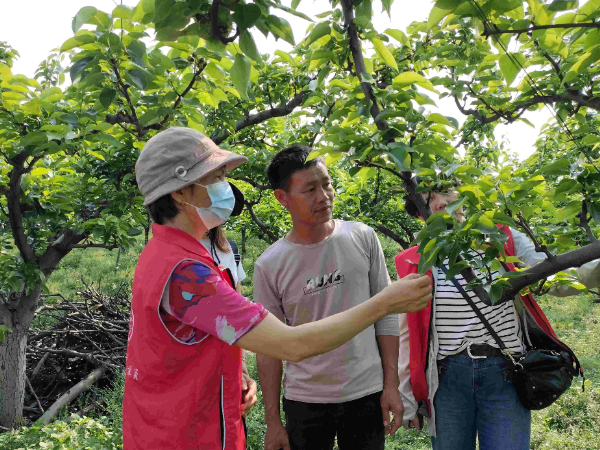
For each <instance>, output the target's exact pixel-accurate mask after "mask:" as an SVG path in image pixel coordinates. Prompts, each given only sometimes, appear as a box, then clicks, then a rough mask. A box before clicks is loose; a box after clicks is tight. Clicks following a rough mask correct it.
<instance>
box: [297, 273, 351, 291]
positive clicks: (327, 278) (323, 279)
mask: <svg viewBox="0 0 600 450" xmlns="http://www.w3.org/2000/svg"><path fill="white" fill-rule="evenodd" d="M343 282H344V275H342V271H341V270H339V269H337V270H335V271H334V272H331V273H328V274H325V275H319V276H318V277H314V278H310V279H308V280H307V281H306V287H305V288H304V294H305V295H307V294H313V293H315V292H319V291H320V290H322V289H326V288H328V287H330V286H333V285H336V284H340V283H343Z"/></svg>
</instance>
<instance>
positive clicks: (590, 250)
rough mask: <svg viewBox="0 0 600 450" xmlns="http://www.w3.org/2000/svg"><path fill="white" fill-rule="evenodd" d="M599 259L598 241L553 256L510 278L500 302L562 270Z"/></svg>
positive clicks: (599, 242) (599, 246) (599, 245)
mask: <svg viewBox="0 0 600 450" xmlns="http://www.w3.org/2000/svg"><path fill="white" fill-rule="evenodd" d="M598 258H600V241H597V240H596V241H594V242H592V243H591V244H588V245H586V246H585V247H581V248H578V249H576V250H572V251H570V252H567V253H563V254H562V255H555V256H554V258H553V259H552V260H549V259H546V260H545V261H542V262H540V263H538V264H536V265H535V266H533V267H530V268H529V269H527V270H524V271H523V272H520V273H521V274H522V275H521V276H520V277H516V278H510V279H509V280H508V282H509V283H510V285H511V288H510V289H506V290H505V291H504V292H503V294H502V300H509V299H512V298H514V296H515V295H517V294H518V293H519V292H520V291H521V289H523V288H525V287H527V286H529V285H530V284H533V283H535V282H536V281H539V280H542V279H544V278H547V277H549V276H550V275H554V274H555V273H557V272H560V271H562V270H567V269H570V268H572V267H580V266H582V265H583V264H585V263H588V262H590V261H594V260H595V259H598Z"/></svg>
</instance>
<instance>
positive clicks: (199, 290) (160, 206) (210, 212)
mask: <svg viewBox="0 0 600 450" xmlns="http://www.w3.org/2000/svg"><path fill="white" fill-rule="evenodd" d="M244 161H246V158H245V157H243V156H240V155H237V154H235V153H231V152H228V151H225V150H222V149H220V148H219V147H217V146H216V145H215V144H214V143H213V142H212V141H211V140H210V139H208V138H207V137H205V136H204V135H202V134H200V133H199V132H197V131H195V130H192V129H189V128H181V127H173V128H169V129H168V130H165V131H163V132H161V133H158V134H157V135H156V136H154V137H153V138H152V139H150V140H149V141H148V142H147V143H146V146H145V147H144V150H143V151H142V153H141V155H140V157H139V159H138V161H137V164H136V179H137V182H138V186H139V188H140V190H141V192H142V194H143V196H144V204H145V205H147V206H148V209H149V211H150V214H151V216H152V218H153V221H154V222H155V223H154V224H153V226H152V239H150V241H149V242H148V244H147V245H146V247H145V248H144V250H143V251H142V254H141V255H140V259H139V262H138V265H137V267H136V270H135V276H134V280H133V288H132V301H131V317H130V324H129V340H128V345H127V367H126V381H125V396H124V400H123V444H124V449H125V450H134V449H140V450H141V449H144V450H149V449H161V450H162V449H180V450H182V449H226V450H229V449H231V450H242V449H244V448H245V444H246V443H245V436H244V431H243V424H242V413H243V409H244V408H245V407H247V406H248V405H244V404H243V402H244V399H243V398H242V387H241V386H242V378H241V364H242V349H247V350H250V351H253V352H256V353H260V354H264V355H267V356H271V357H274V358H278V359H283V360H291V361H299V360H302V359H304V358H307V357H309V356H314V355H317V354H321V353H325V352H327V351H330V350H332V349H334V348H336V347H338V346H340V345H342V344H343V343H345V342H347V341H348V340H350V339H351V338H352V337H353V336H355V335H356V334H358V333H359V332H361V331H362V330H364V329H365V328H367V327H368V326H370V325H371V324H373V323H374V322H376V321H377V320H379V319H380V318H381V317H383V316H385V315H388V314H391V313H400V312H412V311H418V310H420V309H421V308H423V307H424V306H425V305H426V304H427V303H428V302H429V300H430V299H431V287H430V283H429V279H428V278H427V277H419V276H417V275H411V276H410V277H407V278H405V279H403V280H400V281H397V282H395V283H393V284H391V285H390V286H388V287H386V288H385V289H384V290H383V291H381V292H380V293H379V294H377V295H375V296H374V297H372V298H371V299H370V300H368V301H367V302H365V303H363V304H361V305H359V306H357V307H355V308H352V309H350V310H348V311H345V312H343V313H340V314H336V315H333V316H330V317H328V318H326V319H324V320H321V321H318V322H312V323H309V324H305V325H301V326H298V327H289V326H287V325H285V324H284V323H282V322H280V321H279V320H278V319H277V318H275V317H273V316H271V315H270V314H269V313H268V312H267V311H266V310H265V309H264V308H263V307H262V305H260V304H258V303H251V302H250V301H248V300H247V299H246V298H244V297H243V296H242V295H240V294H239V293H238V292H236V291H235V289H234V287H233V286H232V283H231V281H230V280H229V279H228V277H227V276H226V275H225V274H224V273H223V272H222V271H221V270H220V269H219V266H218V265H217V264H216V263H215V262H214V261H213V260H212V258H211V257H210V254H209V253H208V252H207V251H206V249H205V248H204V247H203V246H202V244H201V243H200V242H199V241H200V240H201V239H202V238H203V237H204V236H205V235H206V233H207V231H208V230H209V229H211V228H214V227H215V226H217V225H220V224H222V223H223V222H225V221H226V220H227V218H228V217H229V215H230V214H231V212H232V210H233V209H234V206H235V196H234V194H233V192H232V190H231V187H230V185H229V184H228V183H227V182H226V181H225V173H226V172H227V171H229V170H232V169H233V168H235V167H237V166H238V165H239V164H241V163H242V162H244ZM256 300H257V301H260V299H256Z"/></svg>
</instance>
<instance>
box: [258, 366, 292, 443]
mask: <svg viewBox="0 0 600 450" xmlns="http://www.w3.org/2000/svg"><path fill="white" fill-rule="evenodd" d="M256 366H257V369H258V379H259V380H260V388H261V391H262V395H263V402H264V404H265V422H266V424H267V434H266V436H265V450H279V449H280V448H283V449H289V445H290V442H289V439H288V435H287V432H286V431H285V428H284V426H283V423H282V422H281V413H280V409H279V398H280V395H281V375H282V374H283V361H281V360H280V359H276V358H269V357H268V356H262V355H256Z"/></svg>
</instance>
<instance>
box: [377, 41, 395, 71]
mask: <svg viewBox="0 0 600 450" xmlns="http://www.w3.org/2000/svg"><path fill="white" fill-rule="evenodd" d="M371 42H372V43H373V47H374V48H375V52H377V55H378V56H379V57H380V58H381V59H383V60H384V61H385V63H386V64H387V65H388V66H390V67H392V68H394V69H396V70H398V64H396V60H395V59H394V55H392V52H390V51H389V50H388V49H387V47H386V46H385V44H384V43H383V41H382V40H381V39H377V38H375V39H371Z"/></svg>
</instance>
